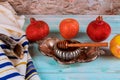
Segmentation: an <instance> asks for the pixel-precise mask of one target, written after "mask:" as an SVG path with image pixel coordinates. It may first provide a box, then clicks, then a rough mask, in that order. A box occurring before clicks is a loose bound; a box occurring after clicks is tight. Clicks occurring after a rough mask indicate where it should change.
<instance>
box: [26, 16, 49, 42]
mask: <svg viewBox="0 0 120 80" xmlns="http://www.w3.org/2000/svg"><path fill="white" fill-rule="evenodd" d="M30 22H31V23H30V24H29V25H28V27H27V28H26V36H27V39H28V40H29V41H32V42H34V41H38V40H40V39H42V38H44V37H46V36H47V35H48V34H49V26H48V24H47V23H46V22H44V21H40V20H38V21H37V20H35V19H34V18H31V19H30Z"/></svg>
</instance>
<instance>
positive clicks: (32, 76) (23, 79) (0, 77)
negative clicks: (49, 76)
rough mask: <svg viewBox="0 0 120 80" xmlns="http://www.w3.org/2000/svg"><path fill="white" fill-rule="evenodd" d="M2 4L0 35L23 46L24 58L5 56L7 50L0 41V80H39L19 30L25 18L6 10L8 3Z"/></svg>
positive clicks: (0, 9) (23, 36) (0, 6)
mask: <svg viewBox="0 0 120 80" xmlns="http://www.w3.org/2000/svg"><path fill="white" fill-rule="evenodd" d="M3 4H5V5H3ZM3 4H1V3H0V17H1V20H0V33H2V34H5V35H7V36H9V37H11V39H13V40H15V41H16V42H17V43H19V44H21V45H22V46H23V49H24V58H23V59H17V58H16V57H15V56H11V55H8V54H6V53H5V50H9V48H7V47H6V44H5V43H4V42H2V41H1V40H0V80H17V79H19V80H40V78H39V76H38V74H37V72H36V70H35V68H34V65H33V62H32V59H31V57H30V54H29V52H28V40H27V39H26V36H25V32H24V31H22V30H21V28H22V26H23V24H24V21H25V20H24V18H25V17H24V16H17V15H16V14H15V12H14V11H13V10H11V8H9V9H8V6H10V5H9V3H7V2H4V3H3ZM6 6H7V7H6Z"/></svg>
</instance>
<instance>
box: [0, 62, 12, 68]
mask: <svg viewBox="0 0 120 80" xmlns="http://www.w3.org/2000/svg"><path fill="white" fill-rule="evenodd" d="M6 66H12V63H10V62H5V63H2V64H0V68H3V67H6Z"/></svg>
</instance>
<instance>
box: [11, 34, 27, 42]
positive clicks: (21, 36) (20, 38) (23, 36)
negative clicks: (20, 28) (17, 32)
mask: <svg viewBox="0 0 120 80" xmlns="http://www.w3.org/2000/svg"><path fill="white" fill-rule="evenodd" d="M25 36H26V35H22V36H21V37H20V38H19V39H16V38H13V37H10V38H11V39H13V40H15V41H20V40H21V39H22V38H23V37H25Z"/></svg>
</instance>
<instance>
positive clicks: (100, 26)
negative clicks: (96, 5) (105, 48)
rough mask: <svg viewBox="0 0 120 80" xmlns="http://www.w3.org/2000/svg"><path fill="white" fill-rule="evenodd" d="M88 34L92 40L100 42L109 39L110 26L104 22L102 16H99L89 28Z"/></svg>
mask: <svg viewBox="0 0 120 80" xmlns="http://www.w3.org/2000/svg"><path fill="white" fill-rule="evenodd" d="M86 32H87V34H88V36H89V37H90V39H91V40H93V41H95V42H100V41H103V40H105V39H107V38H108V36H109V35H110V33H111V27H110V25H109V24H108V23H107V22H105V21H103V18H102V16H98V17H97V18H96V20H94V21H92V22H91V23H90V24H89V25H88V27H87V31H86Z"/></svg>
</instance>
